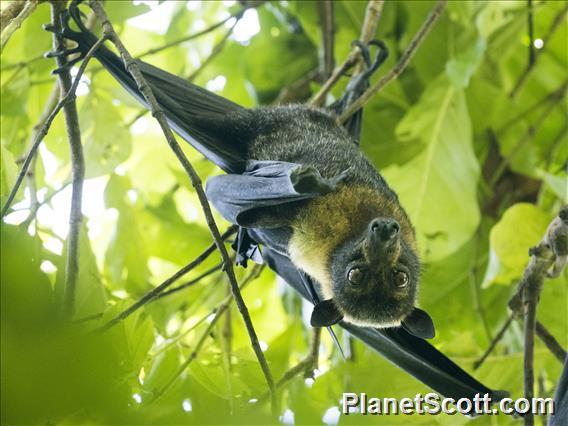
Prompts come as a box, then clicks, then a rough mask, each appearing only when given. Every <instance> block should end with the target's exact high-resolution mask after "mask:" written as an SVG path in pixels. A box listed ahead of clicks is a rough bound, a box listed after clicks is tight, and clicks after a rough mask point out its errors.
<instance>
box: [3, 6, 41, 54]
mask: <svg viewBox="0 0 568 426" xmlns="http://www.w3.org/2000/svg"><path fill="white" fill-rule="evenodd" d="M36 7H37V1H36V0H28V1H27V2H26V4H25V6H24V8H23V9H22V10H21V12H20V13H19V14H18V15H17V16H16V17H14V18H13V19H12V20H11V21H10V22H9V23H8V24H7V25H6V27H5V28H3V29H2V36H1V37H0V53H2V52H3V51H4V47H5V46H6V43H8V40H10V37H12V35H13V34H14V33H15V32H16V30H17V29H18V28H20V27H21V26H22V23H23V22H24V21H25V20H26V19H28V17H29V16H30V15H31V14H32V12H33V11H34V10H35V9H36Z"/></svg>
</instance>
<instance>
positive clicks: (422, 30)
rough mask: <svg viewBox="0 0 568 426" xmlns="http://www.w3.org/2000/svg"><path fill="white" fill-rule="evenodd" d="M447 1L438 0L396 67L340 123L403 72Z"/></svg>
mask: <svg viewBox="0 0 568 426" xmlns="http://www.w3.org/2000/svg"><path fill="white" fill-rule="evenodd" d="M446 3H447V0H438V2H437V3H436V5H435V6H434V8H433V9H432V11H431V12H430V14H429V15H428V17H427V18H426V20H425V21H424V23H423V24H422V26H421V27H420V29H419V30H418V32H417V33H416V35H415V36H414V38H413V39H412V41H411V42H410V44H409V45H408V47H407V48H406V50H405V51H404V52H403V54H402V56H401V57H400V60H399V61H398V63H397V64H396V65H395V66H394V68H392V69H391V70H390V71H389V72H388V73H387V74H386V75H385V76H384V77H383V78H381V79H380V80H379V81H377V82H376V83H375V84H373V85H372V86H371V87H369V88H368V89H367V90H366V91H365V92H364V93H363V94H362V95H361V96H360V97H359V98H358V99H357V100H356V101H355V102H353V103H352V104H351V105H350V106H349V108H347V110H346V111H344V112H343V114H341V115H340V116H339V117H338V119H337V121H338V122H339V123H345V122H346V121H347V119H349V117H351V116H352V115H353V114H355V113H356V112H357V111H358V110H359V109H361V108H363V106H365V105H366V104H367V102H369V101H370V100H371V98H372V97H373V96H375V95H376V94H377V93H379V92H380V91H381V90H383V89H384V88H385V87H386V86H387V85H388V84H389V83H390V82H391V81H393V80H395V79H396V78H398V76H399V75H400V74H402V72H403V71H404V70H405V69H406V67H407V66H408V64H409V63H410V60H411V59H412V57H413V56H414V54H415V53H416V50H417V49H418V47H419V46H420V45H421V44H422V42H423V41H424V39H425V38H426V36H427V35H428V33H429V32H430V30H431V29H432V27H433V26H434V24H435V23H436V21H437V20H438V18H439V17H440V16H441V15H442V12H443V11H444V8H445V7H446Z"/></svg>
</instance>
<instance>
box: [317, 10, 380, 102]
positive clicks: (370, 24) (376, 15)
mask: <svg viewBox="0 0 568 426" xmlns="http://www.w3.org/2000/svg"><path fill="white" fill-rule="evenodd" d="M383 3H384V0H370V1H369V3H367V9H366V11H365V19H364V21H363V27H362V28H361V35H360V37H359V39H360V41H361V42H363V44H366V43H368V42H369V41H370V40H371V39H372V38H373V36H374V35H375V33H376V31H377V25H378V22H379V19H380V18H381V11H382V8H383ZM360 57H361V49H359V47H358V46H354V47H353V49H352V50H351V53H349V55H348V56H347V58H346V59H345V60H344V61H343V63H342V64H341V65H340V66H339V67H337V68H335V69H334V70H333V73H332V74H331V76H330V77H329V78H328V79H327V81H326V82H325V83H324V84H323V86H322V87H321V88H320V90H319V91H318V92H317V93H316V94H315V95H314V96H313V98H312V99H311V101H310V105H315V106H319V105H322V104H323V102H324V100H325V97H326V95H327V94H328V93H329V91H330V90H331V89H332V88H333V86H335V85H336V84H337V82H338V81H339V79H340V78H341V76H343V74H344V73H345V72H347V70H349V69H350V68H351V67H353V66H354V65H355V64H356V63H357V61H358V60H359V58H360Z"/></svg>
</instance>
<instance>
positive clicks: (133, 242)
mask: <svg viewBox="0 0 568 426" xmlns="http://www.w3.org/2000/svg"><path fill="white" fill-rule="evenodd" d="M130 186H131V185H130V181H129V180H128V178H126V177H122V176H118V175H112V176H111V178H110V179H109V181H108V183H107V186H106V188H105V203H106V206H107V208H111V207H113V208H116V209H117V210H118V214H119V216H118V221H117V223H116V225H115V228H114V232H113V236H112V238H111V241H110V243H109V246H108V249H107V251H106V254H105V262H104V265H105V266H104V270H105V274H108V275H109V277H110V279H111V283H110V284H111V287H112V288H115V289H126V290H127V291H128V292H130V293H131V294H134V295H137V294H142V293H143V292H145V291H147V290H148V289H149V284H148V277H149V271H148V265H147V264H148V255H147V249H146V244H145V239H144V237H143V235H142V233H141V230H140V228H139V225H138V219H137V214H136V212H135V210H134V209H133V207H132V205H131V204H130V203H129V201H128V200H127V191H128V188H130Z"/></svg>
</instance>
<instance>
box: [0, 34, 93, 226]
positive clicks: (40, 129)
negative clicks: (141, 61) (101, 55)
mask: <svg viewBox="0 0 568 426" xmlns="http://www.w3.org/2000/svg"><path fill="white" fill-rule="evenodd" d="M103 41H104V40H103V39H101V40H99V41H98V42H97V43H96V44H95V45H93V47H92V48H91V50H90V51H89V52H88V53H87V54H86V55H85V59H84V60H83V63H82V64H81V66H80V67H79V70H78V72H77V75H76V77H75V79H74V80H73V84H72V85H71V87H70V88H69V90H67V92H66V94H65V96H63V97H62V98H61V99H60V101H59V103H58V104H57V106H56V107H55V108H54V109H53V110H52V111H51V113H50V114H49V115H48V116H47V117H46V118H45V121H43V122H42V123H41V124H40V123H38V124H37V125H36V129H37V131H36V133H35V137H34V141H33V143H32V144H31V147H30V150H29V151H28V154H27V155H26V158H25V159H24V162H23V164H22V168H21V169H20V172H19V173H18V176H17V178H16V182H15V183H14V186H13V187H12V189H11V190H10V194H9V195H8V199H7V200H6V203H5V204H4V206H3V207H2V212H1V215H0V216H1V217H2V218H4V216H6V213H7V212H8V210H9V209H10V206H11V205H12V202H13V201H14V198H15V197H16V194H17V193H18V190H19V189H20V185H21V184H22V181H23V180H24V177H25V176H26V174H27V172H28V168H29V166H30V164H31V162H32V160H33V158H34V156H35V154H36V151H37V149H38V148H39V145H40V143H41V142H42V141H43V138H45V136H46V135H47V132H48V131H49V128H50V127H51V123H53V120H54V119H55V117H56V116H57V114H58V113H59V111H61V109H62V108H63V107H64V106H65V105H66V104H67V103H68V102H71V101H72V100H74V98H75V91H76V90H77V86H78V85H79V81H80V80H81V77H82V76H83V73H84V72H85V68H86V67H87V64H88V63H89V61H90V59H91V58H92V56H93V54H94V53H95V51H96V50H97V49H98V48H99V46H100V45H101V44H102V43H103Z"/></svg>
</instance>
